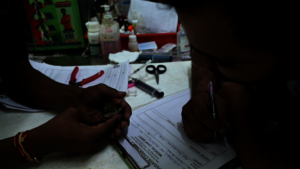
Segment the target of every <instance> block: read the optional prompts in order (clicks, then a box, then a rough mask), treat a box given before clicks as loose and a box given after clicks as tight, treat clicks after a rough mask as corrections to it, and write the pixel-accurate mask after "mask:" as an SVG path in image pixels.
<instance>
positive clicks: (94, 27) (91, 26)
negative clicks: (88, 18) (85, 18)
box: [85, 21, 100, 32]
mask: <svg viewBox="0 0 300 169" xmlns="http://www.w3.org/2000/svg"><path fill="white" fill-rule="evenodd" d="M85 25H86V27H87V29H88V31H89V32H99V31H100V24H99V22H98V21H92V22H87V23H85Z"/></svg>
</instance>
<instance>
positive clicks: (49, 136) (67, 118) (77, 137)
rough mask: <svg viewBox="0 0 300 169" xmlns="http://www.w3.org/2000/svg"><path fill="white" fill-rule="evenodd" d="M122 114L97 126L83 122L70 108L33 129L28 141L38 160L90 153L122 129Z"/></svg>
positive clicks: (75, 110) (76, 111) (77, 113)
mask: <svg viewBox="0 0 300 169" xmlns="http://www.w3.org/2000/svg"><path fill="white" fill-rule="evenodd" d="M120 119H121V117H120V115H115V116H113V117H112V118H111V119H109V120H107V121H106V122H104V123H101V124H98V125H96V126H91V127H88V126H86V125H84V124H82V123H80V120H81V119H80V113H79V112H78V110H77V109H75V108H69V109H67V110H66V111H64V112H62V113H60V114H59V115H57V116H56V117H54V118H53V119H51V120H50V121H48V122H47V123H45V124H43V125H41V126H39V127H37V128H35V129H33V130H30V131H29V132H28V141H29V143H30V145H31V147H32V149H33V152H34V153H35V155H37V156H38V157H41V156H44V155H46V154H48V153H52V152H72V153H86V152H88V151H90V150H92V149H94V148H96V147H97V146H99V145H102V144H104V143H105V142H106V141H108V140H109V139H110V137H111V135H112V133H113V132H114V130H115V129H116V127H117V126H118V123H119V120H120Z"/></svg>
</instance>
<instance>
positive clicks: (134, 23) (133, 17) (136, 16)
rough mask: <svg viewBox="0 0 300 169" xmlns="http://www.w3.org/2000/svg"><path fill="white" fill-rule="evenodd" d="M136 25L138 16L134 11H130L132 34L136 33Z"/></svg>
mask: <svg viewBox="0 0 300 169" xmlns="http://www.w3.org/2000/svg"><path fill="white" fill-rule="evenodd" d="M137 24H138V14H137V11H136V10H133V11H132V26H133V30H134V32H137V30H136V26H137Z"/></svg>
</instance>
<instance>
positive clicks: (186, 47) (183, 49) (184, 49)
mask: <svg viewBox="0 0 300 169" xmlns="http://www.w3.org/2000/svg"><path fill="white" fill-rule="evenodd" d="M190 52H191V47H190V43H189V40H188V38H187V37H186V36H184V37H180V53H181V55H189V54H190Z"/></svg>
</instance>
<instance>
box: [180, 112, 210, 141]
mask: <svg viewBox="0 0 300 169" xmlns="http://www.w3.org/2000/svg"><path fill="white" fill-rule="evenodd" d="M182 122H183V126H184V131H185V133H186V134H187V136H188V137H189V138H190V139H192V140H195V141H198V142H209V141H212V138H213V133H212V132H211V131H209V130H205V129H204V128H203V126H202V125H201V124H199V125H198V126H197V128H194V127H193V126H191V122H188V120H187V119H186V118H182ZM199 126H201V127H200V128H199ZM201 130H202V131H201Z"/></svg>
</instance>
